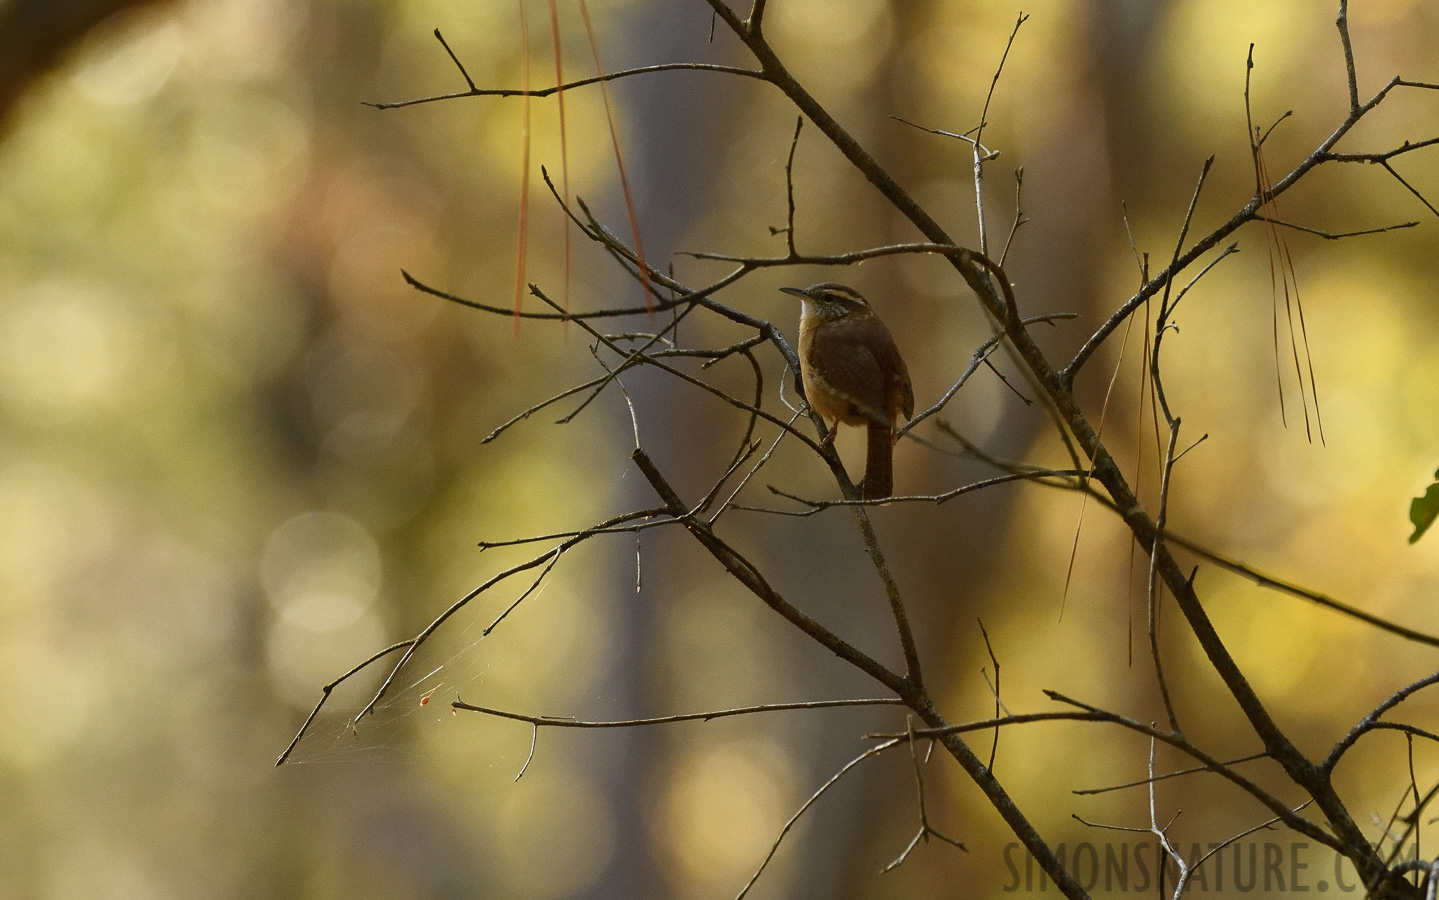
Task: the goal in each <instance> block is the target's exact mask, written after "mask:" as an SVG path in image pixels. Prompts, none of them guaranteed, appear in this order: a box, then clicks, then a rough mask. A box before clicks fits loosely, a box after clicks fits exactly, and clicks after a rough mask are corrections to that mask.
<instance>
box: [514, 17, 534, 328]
mask: <svg viewBox="0 0 1439 900" xmlns="http://www.w3.org/2000/svg"><path fill="white" fill-rule="evenodd" d="M518 3H519V7H520V85H521V87H522V88H523V89H524V92H525V93H524V96H523V97H522V98H521V108H522V109H523V110H524V112H523V120H522V123H523V124H521V126H520V144H521V146H522V150H521V153H522V155H523V160H522V161H521V163H520V225H519V240H518V242H517V243H518V248H517V251H516V255H517V257H518V258H517V259H516V261H515V314H514V317H513V318H512V319H511V320H510V336H511V337H518V336H519V333H520V306H521V304H522V303H523V302H524V296H525V251H526V249H527V248H528V245H529V226H530V22H529V19H528V18H527V17H526V15H525V0H518Z"/></svg>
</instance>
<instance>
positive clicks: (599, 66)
mask: <svg viewBox="0 0 1439 900" xmlns="http://www.w3.org/2000/svg"><path fill="white" fill-rule="evenodd" d="M578 2H579V5H580V16H581V17H582V18H583V19H584V20H585V34H586V35H587V36H588V37H589V40H590V53H591V54H593V56H594V58H595V73H596V74H597V75H599V76H600V77H604V74H605V67H604V63H603V62H602V61H601V60H600V44H599V41H598V40H597V39H596V38H595V27H594V23H592V22H591V21H590V10H589V7H588V6H586V5H585V0H578ZM600 93H601V94H602V95H603V96H604V98H605V117H606V118H607V119H608V120H609V125H610V141H611V142H612V143H613V144H614V147H615V165H616V166H618V168H619V173H620V189H621V190H622V191H623V192H624V195H625V210H626V211H627V212H628V213H629V217H630V234H631V236H632V237H633V238H634V242H635V258H636V259H637V260H638V261H639V270H640V271H639V275H640V290H641V291H642V293H643V294H644V301H645V309H647V310H649V311H650V315H651V316H653V315H654V305H653V302H652V301H651V300H650V270H649V266H648V265H646V264H645V247H644V242H643V241H641V240H640V220H639V216H638V214H637V213H636V212H635V198H634V195H633V194H632V193H631V192H630V179H629V174H628V173H627V172H626V171H625V157H624V154H623V153H621V152H620V132H619V129H618V128H617V127H615V109H614V103H613V102H612V100H611V99H610V83H609V82H608V81H601V82H600Z"/></svg>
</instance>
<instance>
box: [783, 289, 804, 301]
mask: <svg viewBox="0 0 1439 900" xmlns="http://www.w3.org/2000/svg"><path fill="white" fill-rule="evenodd" d="M780 291H781V292H783V293H786V294H791V295H793V296H795V297H798V298H800V299H801V300H808V299H809V294H806V293H805V292H804V289H803V288H789V287H782V288H780Z"/></svg>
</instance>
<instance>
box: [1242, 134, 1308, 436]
mask: <svg viewBox="0 0 1439 900" xmlns="http://www.w3.org/2000/svg"><path fill="white" fill-rule="evenodd" d="M1254 168H1255V174H1256V176H1257V178H1258V181H1259V189H1260V190H1261V191H1263V196H1264V197H1265V198H1266V199H1265V201H1264V205H1263V208H1264V210H1265V212H1266V215H1265V236H1266V238H1267V240H1266V247H1267V250H1268V252H1269V290H1270V294H1271V298H1272V303H1273V309H1274V315H1273V320H1274V369H1275V379H1276V381H1277V382H1278V385H1279V416H1280V421H1281V422H1283V423H1284V424H1285V425H1287V424H1288V421H1287V419H1286V417H1285V412H1284V377H1283V372H1282V365H1281V362H1280V360H1281V355H1280V348H1279V294H1280V292H1281V291H1283V293H1284V316H1285V320H1286V325H1287V326H1288V328H1289V351H1290V356H1291V358H1292V359H1293V361H1294V375H1295V377H1296V378H1297V379H1298V380H1299V401H1300V404H1301V406H1302V408H1303V410H1304V435H1305V437H1307V438H1308V439H1309V440H1310V441H1311V442H1312V441H1313V440H1314V434H1313V432H1312V431H1311V430H1310V422H1309V401H1310V400H1311V399H1312V400H1313V401H1314V427H1315V428H1316V429H1317V430H1318V432H1319V443H1320V444H1321V445H1322V444H1324V443H1325V440H1324V419H1323V417H1322V416H1321V415H1320V413H1319V387H1318V385H1317V384H1316V383H1315V380H1314V356H1313V354H1312V353H1311V352H1310V350H1309V329H1308V328H1307V327H1306V325H1305V322H1304V303H1303V301H1302V300H1301V299H1300V296H1299V275H1298V273H1297V272H1296V271H1295V268H1294V255H1293V254H1292V253H1290V251H1289V242H1288V241H1287V240H1286V239H1285V237H1284V233H1283V232H1282V231H1281V230H1280V227H1279V226H1278V225H1276V224H1274V221H1273V220H1278V219H1281V216H1280V214H1279V199H1278V198H1277V197H1275V196H1274V195H1273V190H1274V184H1273V182H1272V181H1271V180H1270V177H1269V165H1268V163H1267V162H1266V161H1265V159H1264V148H1263V146H1262V145H1259V144H1257V143H1256V145H1255V152H1254ZM1296 318H1297V319H1298V320H1299V327H1298V328H1297V329H1296V328H1295V319H1296ZM1301 345H1302V346H1301ZM1301 354H1302V356H1303V360H1302V361H1301V359H1300V356H1301ZM1306 371H1307V373H1308V376H1309V384H1308V390H1307V393H1306V390H1305V388H1306V386H1305V383H1304V377H1305V373H1306Z"/></svg>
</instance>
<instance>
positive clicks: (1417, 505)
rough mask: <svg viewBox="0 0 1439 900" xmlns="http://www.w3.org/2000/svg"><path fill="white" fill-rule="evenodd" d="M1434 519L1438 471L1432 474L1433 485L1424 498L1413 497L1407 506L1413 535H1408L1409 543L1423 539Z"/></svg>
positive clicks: (1438, 500)
mask: <svg viewBox="0 0 1439 900" xmlns="http://www.w3.org/2000/svg"><path fill="white" fill-rule="evenodd" d="M1435 519H1439V471H1436V472H1435V473H1434V483H1433V484H1431V485H1429V489H1428V490H1426V491H1425V492H1424V496H1422V497H1415V498H1414V500H1413V502H1411V503H1410V504H1409V521H1411V522H1413V523H1414V533H1413V534H1411V535H1409V543H1411V544H1412V543H1414V542H1415V541H1417V540H1419V539H1420V538H1421V537H1423V536H1424V532H1426V531H1428V530H1429V526H1430V525H1433V524H1434V520H1435Z"/></svg>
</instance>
